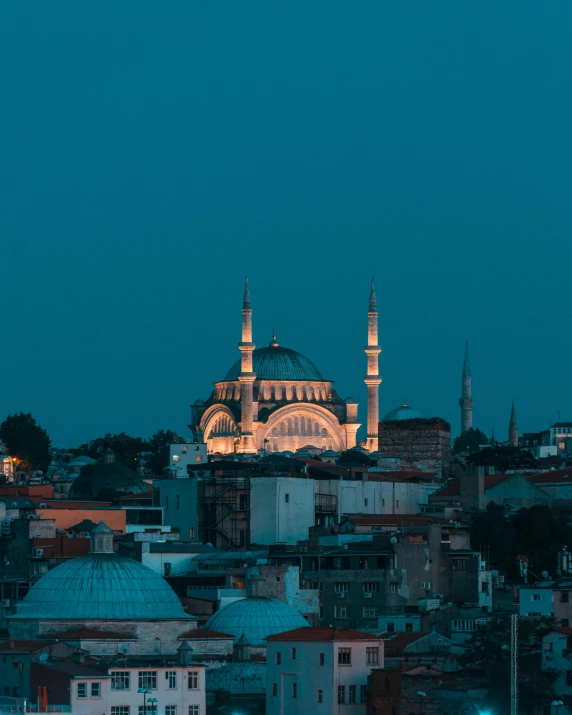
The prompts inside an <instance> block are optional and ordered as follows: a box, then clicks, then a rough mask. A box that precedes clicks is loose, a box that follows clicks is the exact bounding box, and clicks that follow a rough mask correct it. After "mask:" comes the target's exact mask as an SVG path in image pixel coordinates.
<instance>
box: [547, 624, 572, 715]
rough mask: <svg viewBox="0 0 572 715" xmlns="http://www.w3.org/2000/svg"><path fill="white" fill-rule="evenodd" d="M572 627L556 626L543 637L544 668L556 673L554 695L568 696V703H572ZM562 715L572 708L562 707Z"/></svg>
mask: <svg viewBox="0 0 572 715" xmlns="http://www.w3.org/2000/svg"><path fill="white" fill-rule="evenodd" d="M571 648H572V628H564V627H556V628H553V629H552V630H551V631H550V633H547V634H546V635H545V636H544V638H543V639H542V670H545V671H549V672H551V673H555V674H556V681H555V682H554V695H555V696H557V697H559V696H563V697H567V703H568V704H571V703H572V660H571V659H570V655H569V654H570V649H571ZM557 709H558V710H561V713H562V715H564V714H565V713H569V712H570V708H567V709H566V710H565V709H561V708H557Z"/></svg>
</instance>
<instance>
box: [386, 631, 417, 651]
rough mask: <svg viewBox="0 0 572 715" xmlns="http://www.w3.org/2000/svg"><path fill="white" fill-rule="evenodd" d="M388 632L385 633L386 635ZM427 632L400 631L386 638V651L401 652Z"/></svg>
mask: <svg viewBox="0 0 572 715" xmlns="http://www.w3.org/2000/svg"><path fill="white" fill-rule="evenodd" d="M386 635H387V633H384V636H386ZM426 635H427V633H398V634H397V635H396V636H393V638H388V639H387V640H385V639H384V644H385V652H386V653H400V652H401V651H403V650H405V648H407V646H408V645H411V644H412V643H415V641H418V640H420V639H421V638H425V636H426Z"/></svg>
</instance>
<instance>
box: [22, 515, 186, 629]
mask: <svg viewBox="0 0 572 715" xmlns="http://www.w3.org/2000/svg"><path fill="white" fill-rule="evenodd" d="M108 535H109V536H110V537H111V542H107V543H111V544H112V543H113V541H112V535H111V532H110V530H109V529H108V528H107V527H106V526H105V524H102V523H100V524H99V525H98V526H97V527H96V528H95V529H93V531H92V532H91V538H92V552H91V553H89V554H88V555H87V556H80V557H78V558H76V559H70V560H69V561H66V562H64V563H63V564H60V565H59V566H56V568H54V569H52V570H51V571H48V573H47V574H45V576H42V577H41V578H40V579H39V581H37V582H36V583H35V584H34V586H32V588H31V589H30V590H29V591H28V593H27V595H26V596H25V597H24V599H23V600H22V601H21V602H20V604H19V607H18V611H17V613H16V615H14V616H11V617H10V619H11V620H12V619H17V620H19V619H34V620H41V621H44V620H51V619H57V620H82V621H93V620H106V621H107V620H121V621H128V620H141V619H151V620H155V621H156V620H164V619H168V620H173V619H176V620H180V619H186V618H190V616H188V615H187V614H186V613H185V611H184V610H183V607H182V605H181V602H180V601H179V599H178V598H177V595H176V593H175V592H174V591H173V589H172V588H171V587H170V586H169V584H168V583H167V582H166V581H165V580H164V579H163V578H162V577H161V576H159V574H156V573H155V572H154V571H152V570H151V569H150V568H148V567H147V566H144V565H143V564H140V563H138V562H137V561H133V560H132V559H128V558H121V557H119V556H115V554H113V553H109V552H108V550H106V549H108V547H107V546H106V542H105V541H104V540H105V539H106V538H108ZM100 539H102V541H100ZM94 545H95V546H96V547H97V548H94Z"/></svg>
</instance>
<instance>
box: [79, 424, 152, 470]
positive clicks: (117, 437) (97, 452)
mask: <svg viewBox="0 0 572 715" xmlns="http://www.w3.org/2000/svg"><path fill="white" fill-rule="evenodd" d="M106 449H111V451H112V452H113V453H114V455H115V461H116V462H119V463H120V464H123V465H125V466H126V467H129V469H133V470H135V469H137V468H138V467H139V460H140V456H141V452H144V451H145V441H144V440H143V439H141V437H130V436H129V435H128V434H125V432H121V433H120V434H110V433H107V434H106V435H104V436H103V437H98V438H97V439H94V440H93V441H91V442H90V443H89V448H88V450H87V454H88V456H90V457H91V458H92V459H100V458H101V456H102V454H103V452H105V450H106Z"/></svg>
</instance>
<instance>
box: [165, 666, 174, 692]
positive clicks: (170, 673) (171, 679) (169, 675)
mask: <svg viewBox="0 0 572 715" xmlns="http://www.w3.org/2000/svg"><path fill="white" fill-rule="evenodd" d="M165 677H166V678H167V681H168V683H167V687H168V688H169V690H175V689H176V687H177V671H176V670H168V671H167V672H166V673H165Z"/></svg>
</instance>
